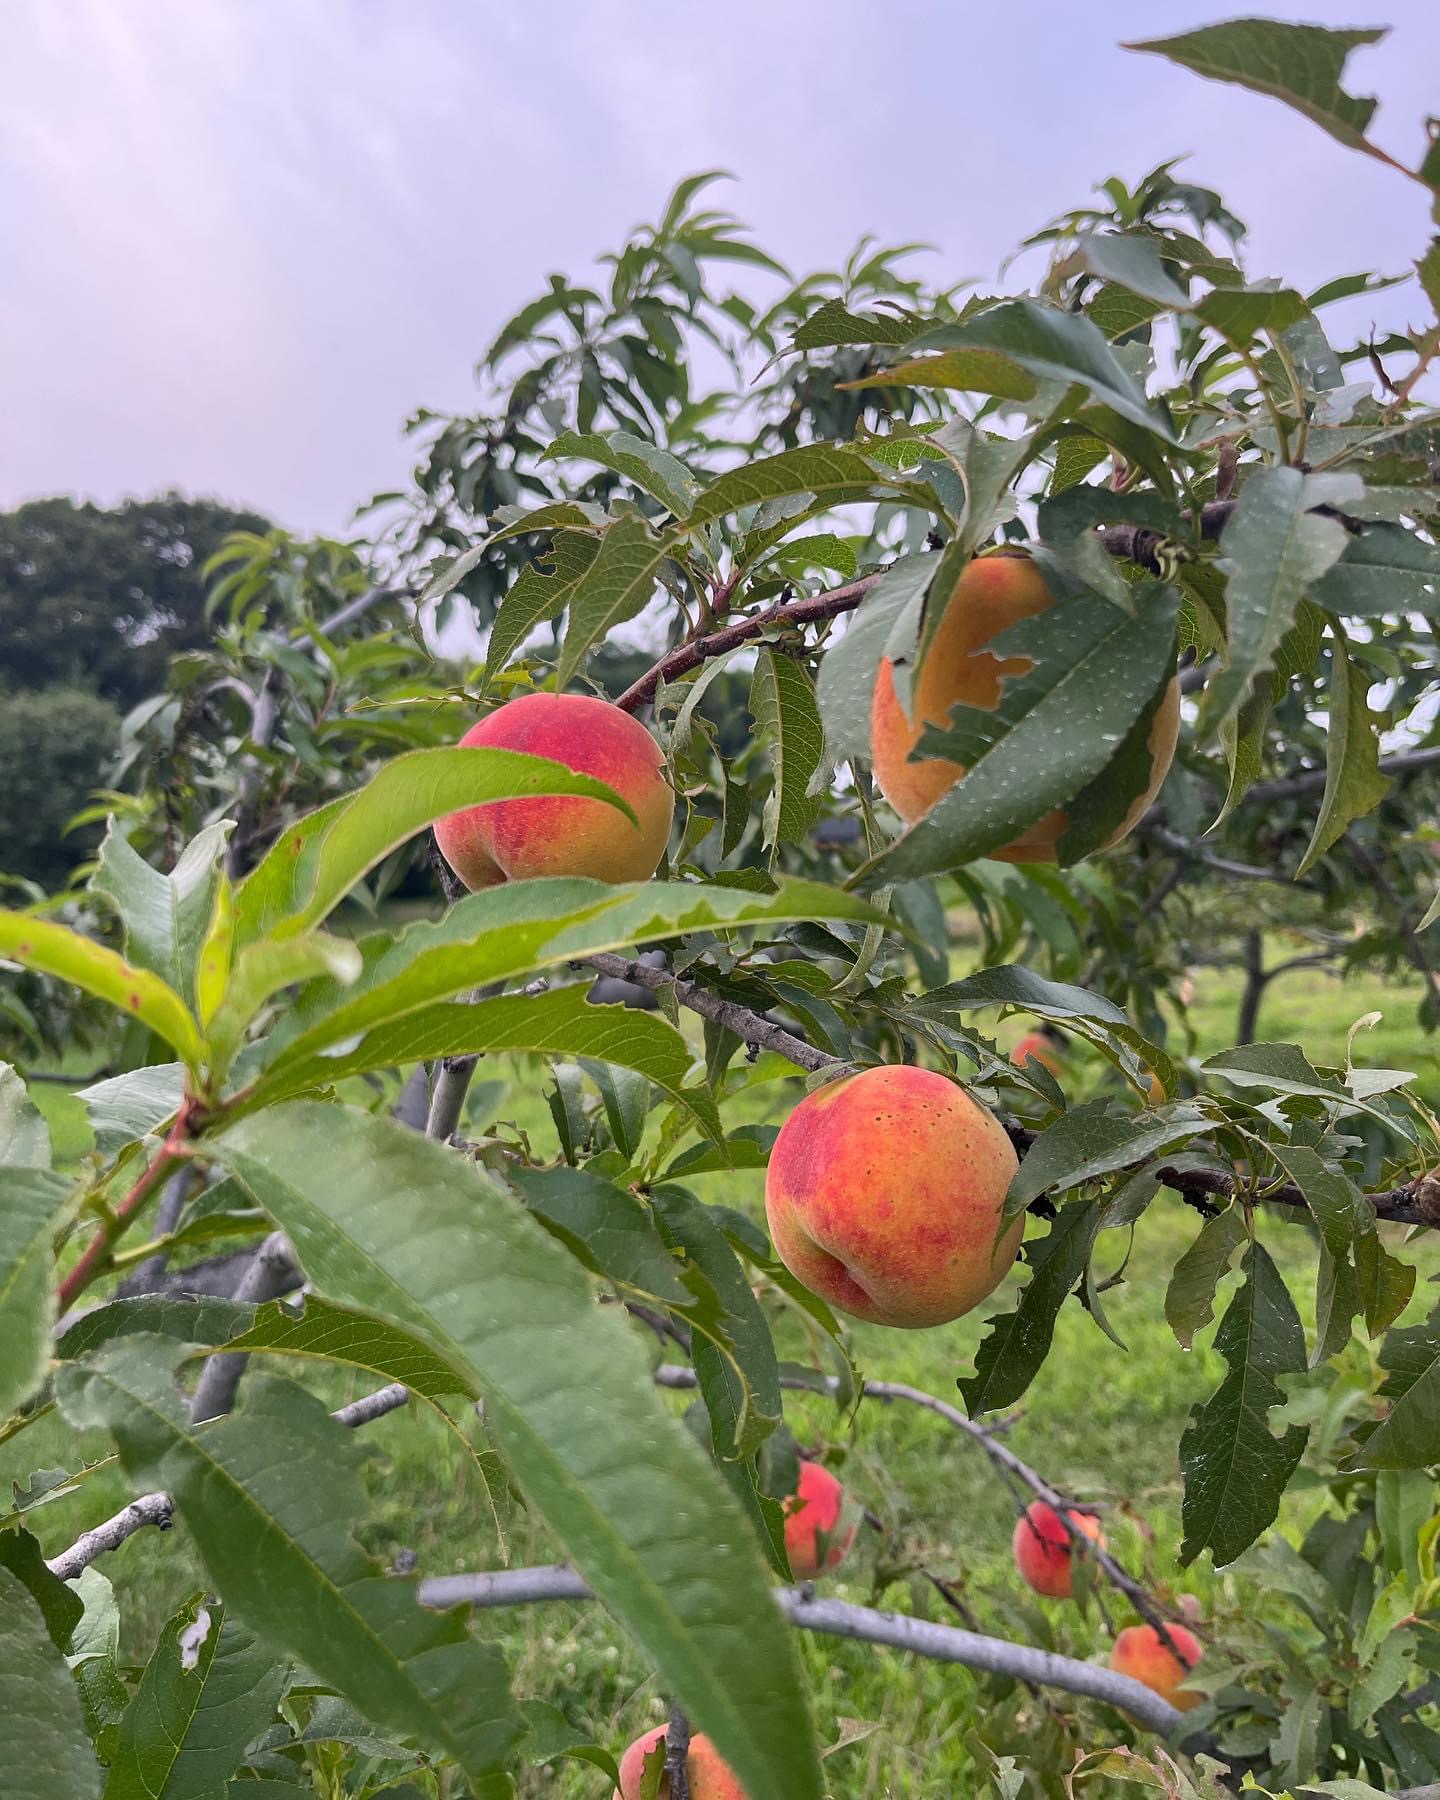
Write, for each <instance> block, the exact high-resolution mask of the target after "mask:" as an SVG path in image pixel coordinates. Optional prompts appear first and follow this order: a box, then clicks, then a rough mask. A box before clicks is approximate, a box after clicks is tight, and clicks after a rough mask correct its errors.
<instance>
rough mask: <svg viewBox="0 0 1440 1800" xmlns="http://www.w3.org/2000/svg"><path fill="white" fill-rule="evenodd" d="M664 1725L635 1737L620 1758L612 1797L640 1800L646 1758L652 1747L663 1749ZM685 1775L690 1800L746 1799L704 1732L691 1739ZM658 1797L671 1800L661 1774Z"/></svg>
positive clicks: (742, 1790)
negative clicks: (617, 1777)
mask: <svg viewBox="0 0 1440 1800" xmlns="http://www.w3.org/2000/svg"><path fill="white" fill-rule="evenodd" d="M664 1738H665V1727H664V1726H663V1725H657V1726H656V1727H655V1729H654V1730H653V1731H647V1732H646V1733H645V1735H644V1736H643V1737H638V1738H636V1740H635V1742H634V1743H633V1744H631V1746H630V1748H629V1749H628V1750H627V1751H626V1752H625V1754H624V1755H623V1756H622V1757H621V1758H620V1786H619V1788H618V1789H617V1790H616V1794H615V1800H640V1783H641V1782H642V1781H643V1780H644V1778H645V1758H646V1757H647V1756H648V1755H649V1754H650V1752H651V1751H652V1750H655V1749H657V1748H658V1749H660V1750H661V1752H662V1753H663V1751H664ZM685 1774H686V1777H687V1779H688V1780H689V1783H690V1800H745V1790H744V1788H742V1787H741V1785H740V1783H739V1781H738V1780H737V1779H736V1777H735V1775H734V1773H733V1771H732V1770H731V1769H730V1766H729V1764H728V1763H723V1762H721V1760H720V1758H719V1756H718V1755H717V1754H716V1751H715V1746H714V1745H713V1744H712V1743H711V1742H710V1740H709V1738H707V1737H706V1736H705V1735H704V1733H703V1732H697V1733H696V1735H695V1736H694V1737H692V1738H691V1740H690V1754H689V1756H688V1757H686V1759H685ZM657 1800H670V1781H669V1778H668V1776H664V1775H662V1776H661V1777H660V1792H659V1794H658V1796H657Z"/></svg>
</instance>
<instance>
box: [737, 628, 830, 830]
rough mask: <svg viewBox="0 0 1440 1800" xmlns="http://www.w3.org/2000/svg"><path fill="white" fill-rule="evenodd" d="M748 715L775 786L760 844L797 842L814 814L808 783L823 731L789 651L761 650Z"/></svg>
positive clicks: (803, 674)
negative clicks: (760, 743)
mask: <svg viewBox="0 0 1440 1800" xmlns="http://www.w3.org/2000/svg"><path fill="white" fill-rule="evenodd" d="M750 715H751V717H752V718H753V719H754V721H755V734H756V736H757V737H758V738H759V739H760V741H761V742H762V743H763V744H764V745H765V748H766V750H767V752H768V754H769V757H770V767H771V770H772V772H773V776H774V782H775V785H774V787H773V788H772V789H771V791H770V794H769V797H768V798H767V799H766V801H765V812H764V825H765V843H766V845H767V846H769V845H774V844H796V843H799V842H800V841H801V840H802V839H803V838H804V836H805V834H806V832H807V831H809V829H810V827H811V826H812V825H813V824H814V823H815V820H816V818H817V817H818V816H819V812H820V807H821V803H822V796H821V795H818V794H812V793H811V791H810V788H811V783H812V782H813V781H814V779H815V775H816V771H817V770H818V769H819V768H820V766H821V764H822V763H823V762H824V759H825V733H824V730H823V729H822V727H821V724H820V709H819V707H818V706H817V705H816V703H815V687H814V684H813V683H812V682H811V680H810V675H809V672H808V671H807V670H806V669H805V667H804V665H803V664H801V663H799V662H797V661H796V660H795V658H794V657H793V656H786V655H784V654H782V653H781V652H780V651H778V650H769V649H765V650H761V651H760V653H759V655H758V656H757V657H756V659H755V674H754V676H753V678H752V680H751V683H750Z"/></svg>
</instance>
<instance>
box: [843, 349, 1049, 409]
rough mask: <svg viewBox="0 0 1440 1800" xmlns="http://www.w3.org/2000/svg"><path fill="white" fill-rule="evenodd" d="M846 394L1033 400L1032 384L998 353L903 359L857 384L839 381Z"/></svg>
mask: <svg viewBox="0 0 1440 1800" xmlns="http://www.w3.org/2000/svg"><path fill="white" fill-rule="evenodd" d="M836 386H837V387H839V388H840V389H842V390H843V391H844V392H846V393H851V392H854V391H855V390H856V389H859V388H887V387H910V388H950V389H954V390H956V391H957V392H960V393H966V394H995V395H997V396H998V397H999V398H1000V399H1002V400H1033V399H1034V398H1035V391H1036V383H1035V378H1034V376H1032V375H1030V374H1028V373H1027V372H1026V371H1025V370H1024V369H1022V368H1021V367H1020V365H1019V364H1018V363H1017V362H1014V361H1012V360H1011V358H1010V357H1008V356H1005V355H1002V354H1001V353H1000V352H999V351H998V350H941V351H940V352H938V354H936V355H934V356H907V357H906V358H904V360H903V361H901V362H897V363H892V364H891V365H890V367H889V368H887V369H880V370H877V371H876V373H875V374H873V375H867V376H865V377H864V379H863V380H861V381H841V382H837V383H836Z"/></svg>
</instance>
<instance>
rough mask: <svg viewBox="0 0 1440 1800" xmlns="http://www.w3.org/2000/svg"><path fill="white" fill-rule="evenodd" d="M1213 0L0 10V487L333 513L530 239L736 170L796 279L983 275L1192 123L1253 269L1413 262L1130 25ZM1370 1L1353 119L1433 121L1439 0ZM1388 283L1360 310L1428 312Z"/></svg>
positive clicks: (438, 403)
mask: <svg viewBox="0 0 1440 1800" xmlns="http://www.w3.org/2000/svg"><path fill="white" fill-rule="evenodd" d="M1234 10H1239V9H1234V8H1230V7H1226V6H1223V5H1217V4H1215V3H1214V0H1189V3H1188V4H1176V3H1174V0H1089V3H1086V0H1006V3H1004V4H1001V3H999V0H725V4H723V5H720V6H716V5H713V4H705V5H701V4H696V3H693V0H609V4H601V3H599V0H538V3H537V0H532V3H531V4H528V5H527V4H521V3H518V0H0V69H3V70H4V72H5V83H4V86H5V99H4V104H3V109H0V406H3V426H0V505H9V504H13V503H14V502H16V501H19V500H21V499H25V498H30V497H33V496H36V495H39V494H47V493H54V492H74V493H79V494H83V495H88V496H91V497H94V498H96V499H99V500H102V501H107V502H108V501H114V500H116V499H119V498H121V497H122V496H124V495H127V494H144V493H149V492H153V491H155V490H156V489H160V488H164V487H170V486H175V487H179V488H181V489H183V490H185V491H187V492H191V493H208V494H215V495H218V496H221V497H223V498H226V499H229V500H233V501H244V502H247V503H249V504H251V505H254V506H256V507H258V508H260V509H261V510H262V511H265V512H267V513H269V514H270V515H271V516H273V517H274V518H276V519H278V520H280V521H282V522H283V523H285V524H288V525H292V526H294V527H297V528H300V529H307V530H326V531H336V532H343V531H344V530H345V529H346V528H347V526H348V524H349V521H350V517H351V514H352V512H353V509H354V507H355V506H356V505H357V504H358V503H359V502H361V501H362V500H364V499H365V498H367V497H368V496H369V495H370V494H371V493H372V492H374V491H376V490H377V489H381V488H386V487H391V486H394V485H396V484H397V482H399V481H402V480H403V478H404V475H405V472H406V470H407V468H408V466H409V461H410V458H409V455H408V453H407V450H406V446H405V443H404V440H403V438H402V436H401V423H402V420H403V419H404V416H405V415H406V413H407V412H409V411H410V410H411V409H412V408H413V407H415V406H416V405H418V404H422V403H423V404H425V405H427V406H430V407H434V408H438V409H442V410H443V409H449V408H455V409H463V408H465V407H467V406H468V405H469V404H470V402H471V398H472V396H473V392H474V389H473V381H472V369H473V364H474V362H475V359H476V357H477V355H478V353H479V352H480V351H481V350H482V349H483V348H484V347H485V345H486V343H487V342H488V340H489V339H490V337H491V336H492V335H493V333H494V331H495V329H496V327H497V325H498V324H499V323H500V322H501V321H503V319H504V318H505V317H507V316H508V315H509V313H510V312H511V311H512V310H513V309H514V308H515V307H516V306H517V305H518V304H520V303H521V302H522V301H524V300H525V299H527V298H529V297H531V296H532V295H533V294H534V293H535V292H536V290H537V288H539V287H540V286H541V285H542V284H543V280H544V277H545V275H546V274H547V273H548V272H549V271H550V270H552V269H563V270H565V271H567V272H570V273H575V272H584V271H585V269H586V268H587V266H588V265H589V263H590V260H591V258H592V257H593V256H594V254H595V253H596V252H597V251H600V250H604V249H606V248H609V247H610V246H611V245H613V244H615V243H616V242H617V241H619V240H620V239H621V238H622V237H623V235H624V233H625V232H626V231H627V229H628V228H629V227H630V226H631V225H632V224H634V223H635V222H636V221H637V220H639V219H643V218H650V217H654V216H655V214H656V212H657V211H658V208H659V205H660V202H661V200H662V198H663V196H664V195H665V194H666V192H667V191H668V190H669V188H670V187H671V186H672V185H673V183H674V181H675V180H676V179H677V178H678V177H679V176H680V175H681V174H684V173H688V172H690V171H693V170H696V169H699V168H703V167H709V166H712V165H720V166H724V167H726V168H728V169H731V170H733V171H734V173H735V175H736V176H737V177H738V180H737V182H736V183H735V184H734V185H733V186H732V187H731V188H730V189H729V190H728V192H727V194H726V199H727V201H728V203H729V204H731V205H732V206H733V208H734V209H735V210H736V211H737V212H738V213H739V214H740V216H741V217H742V218H744V219H745V220H746V221H747V222H748V223H749V224H751V225H752V226H753V227H754V229H755V231H756V232H757V234H758V236H759V239H760V241H761V242H762V243H763V244H764V245H765V246H766V247H767V248H769V249H771V250H772V251H774V252H775V253H776V254H778V255H779V256H780V257H781V258H782V260H784V261H786V262H787V263H789V264H790V266H791V267H792V268H795V269H797V270H799V269H802V268H804V267H807V266H814V265H816V264H820V263H824V264H827V265H830V266H833V264H834V263H835V262H836V261H837V260H838V259H839V258H840V257H841V256H843V255H844V253H845V252H846V251H847V250H848V249H849V247H850V246H851V245H852V244H853V242H854V241H855V239H856V238H857V237H858V236H860V234H862V233H864V232H874V233H876V234H878V235H879V236H880V237H882V238H884V239H887V240H889V241H892V242H895V241H901V240H905V239H911V238H917V239H924V240H927V241H928V242H930V243H933V244H935V245H936V246H937V247H938V254H937V255H936V257H935V258H934V259H933V273H934V276H935V277H936V278H937V279H944V280H953V279H955V278H958V277H961V276H966V275H969V276H973V277H976V278H977V279H979V280H981V281H988V280H992V279H993V278H994V275H995V273H996V269H997V266H998V264H999V263H1000V262H1001V260H1002V259H1003V258H1004V256H1005V255H1006V254H1007V252H1008V251H1009V250H1010V249H1011V248H1012V247H1013V245H1014V244H1015V242H1016V241H1017V240H1018V239H1019V238H1020V237H1021V236H1023V235H1024V234H1025V233H1026V232H1027V231H1029V230H1030V229H1031V228H1032V227H1034V226H1035V225H1037V224H1039V223H1041V222H1042V221H1043V220H1044V219H1045V218H1047V217H1048V216H1049V215H1051V214H1052V213H1054V212H1057V211H1059V210H1061V209H1062V208H1064V207H1067V206H1069V205H1071V204H1074V203H1078V202H1081V201H1083V200H1084V199H1085V198H1086V196H1087V194H1088V191H1089V189H1090V187H1091V185H1092V183H1093V182H1095V181H1098V180H1100V179H1102V178H1103V177H1105V176H1107V175H1110V174H1121V175H1124V176H1125V177H1126V178H1127V179H1134V178H1135V177H1136V176H1138V175H1139V174H1140V173H1141V172H1143V171H1144V170H1145V169H1147V168H1148V167H1150V166H1151V165H1152V164H1154V163H1156V162H1158V161H1160V160H1161V159H1162V158H1163V157H1165V156H1169V155H1174V154H1178V153H1180V152H1193V153H1194V154H1193V156H1192V159H1191V161H1190V163H1189V164H1188V166H1187V173H1188V174H1190V175H1191V176H1192V177H1193V178H1194V179H1197V180H1202V181H1204V182H1207V183H1209V184H1211V185H1215V186H1219V187H1220V188H1221V189H1222V190H1224V191H1225V193H1226V195H1227V197H1228V198H1229V200H1230V201H1231V203H1232V205H1233V206H1234V207H1235V208H1236V210H1237V211H1238V212H1240V214H1241V215H1242V217H1245V218H1248V219H1249V221H1250V223H1251V227H1252V238H1251V246H1250V262H1251V267H1252V271H1253V273H1255V274H1256V275H1265V274H1280V273H1283V274H1284V275H1285V276H1286V277H1287V278H1290V279H1292V280H1295V281H1297V282H1300V283H1302V284H1304V283H1307V282H1314V281H1318V280H1320V279H1323V278H1325V277H1327V276H1329V275H1331V274H1334V273H1337V272H1341V271H1345V270H1349V269H1359V268H1375V267H1379V268H1384V269H1388V270H1392V271H1394V270H1399V269H1401V268H1403V267H1404V266H1405V265H1406V264H1407V263H1408V261H1409V260H1410V259H1411V258H1412V257H1413V256H1415V255H1416V254H1418V253H1419V251H1420V250H1421V249H1422V248H1423V246H1424V243H1425V241H1426V238H1427V235H1428V234H1427V220H1426V208H1425V203H1424V196H1423V194H1422V192H1421V190H1420V189H1419V188H1418V187H1417V186H1415V185H1414V184H1412V183H1408V182H1406V181H1405V180H1404V179H1403V178H1402V177H1400V176H1398V175H1396V174H1394V173H1392V172H1390V171H1387V170H1386V169H1385V168H1383V167H1382V166H1380V165H1379V164H1376V163H1373V162H1371V161H1370V160H1369V159H1368V158H1365V157H1361V156H1357V155H1355V154H1353V153H1352V152H1348V151H1346V150H1344V149H1342V148H1341V147H1340V146H1339V145H1337V144H1335V143H1333V142H1332V141H1331V140H1330V139H1329V138H1327V137H1325V136H1324V135H1323V134H1322V133H1321V132H1320V131H1319V130H1318V129H1316V128H1315V127H1313V126H1311V125H1310V124H1309V123H1308V122H1307V121H1306V120H1304V119H1302V118H1300V117H1299V116H1298V115H1296V114H1294V113H1291V112H1290V111H1289V110H1288V109H1286V108H1284V107H1282V106H1281V105H1279V104H1278V103H1276V102H1274V101H1270V100H1266V99H1263V98H1261V97H1259V96H1256V95H1251V94H1247V93H1244V92H1242V91H1240V90H1238V89H1234V88H1226V87H1221V86H1217V85H1215V84H1213V83H1209V82H1203V81H1200V80H1198V79H1197V78H1195V77H1193V76H1191V75H1188V74H1186V73H1185V72H1184V71H1183V70H1180V69H1177V68H1175V67H1173V66H1172V65H1170V64H1168V63H1166V62H1164V61H1162V60H1160V59H1158V58H1155V57H1148V56H1147V57H1142V56H1136V55H1133V54H1130V53H1127V52H1125V51H1122V50H1121V49H1119V47H1118V45H1119V43H1120V41H1121V40H1122V39H1125V38H1133V37H1143V36H1157V35H1162V34H1165V33H1168V32H1173V31H1179V30H1182V29H1185V28H1186V27H1188V26H1193V25H1196V24H1200V23H1205V22H1211V21H1214V20H1216V19H1220V18H1224V17H1227V16H1230V15H1231V13H1232V11H1234ZM1254 10H1257V11H1259V10H1263V11H1266V12H1267V13H1268V14H1269V15H1270V16H1274V17H1287V18H1294V19H1309V20H1313V21H1316V22H1319V23H1326V24H1332V25H1341V24H1344V25H1355V24H1370V23H1373V24H1386V23H1388V24H1390V25H1392V26H1393V27H1394V28H1395V29H1394V31H1393V34H1392V36H1391V37H1390V38H1389V39H1388V40H1387V41H1386V42H1385V43H1384V44H1382V45H1381V46H1379V47H1378V48H1372V49H1366V50H1362V51H1358V52H1357V53H1356V54H1355V56H1354V58H1353V59H1352V63H1351V72H1350V77H1349V85H1350V87H1351V89H1352V91H1358V92H1360V93H1373V94H1378V95H1379V96H1380V98H1381V102H1382V107H1381V112H1380V114H1379V115H1378V120H1377V123H1376V126H1375V128H1374V135H1375V136H1376V137H1377V138H1378V139H1379V141H1380V142H1381V143H1383V144H1384V145H1385V146H1386V147H1387V148H1389V149H1391V150H1392V151H1394V152H1395V153H1396V154H1397V155H1400V156H1401V157H1403V158H1404V159H1405V160H1407V161H1408V162H1410V163H1411V164H1412V166H1413V164H1414V163H1415V162H1416V161H1417V160H1418V157H1419V155H1420V145H1421V120H1422V119H1423V116H1424V115H1425V113H1426V112H1427V111H1435V112H1440V5H1437V4H1435V0H1385V4H1384V6H1383V9H1382V6H1381V0H1354V3H1350V0H1346V3H1336V0H1306V3H1305V4H1299V5H1295V4H1290V3H1288V0H1268V5H1266V6H1263V7H1260V6H1257V7H1256V8H1255V9H1254ZM1420 310H1421V309H1420V305H1419V302H1418V301H1417V300H1416V299H1414V298H1413V297H1409V296H1407V297H1404V298H1400V297H1398V296H1395V295H1389V294H1385V295H1379V296H1376V297H1375V298H1374V299H1372V300H1368V301H1366V302H1364V303H1363V308H1362V315H1361V317H1360V318H1359V319H1358V321H1356V319H1355V316H1354V315H1353V314H1352V315H1351V319H1352V322H1358V324H1359V325H1360V327H1361V328H1362V329H1363V327H1364V326H1365V325H1367V324H1368V323H1369V321H1370V319H1371V318H1374V319H1375V320H1377V321H1378V322H1379V323H1380V324H1381V325H1382V326H1384V325H1386V324H1393V323H1403V322H1404V320H1405V317H1406V315H1407V314H1408V315H1409V316H1410V317H1411V318H1412V319H1413V322H1415V323H1417V324H1418V323H1420V322H1421V321H1420V317H1419V314H1420Z"/></svg>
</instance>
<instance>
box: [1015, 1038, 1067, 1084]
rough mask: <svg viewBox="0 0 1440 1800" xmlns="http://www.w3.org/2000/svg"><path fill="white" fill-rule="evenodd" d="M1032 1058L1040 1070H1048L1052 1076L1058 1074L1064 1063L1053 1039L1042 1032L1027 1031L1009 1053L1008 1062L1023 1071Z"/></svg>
mask: <svg viewBox="0 0 1440 1800" xmlns="http://www.w3.org/2000/svg"><path fill="white" fill-rule="evenodd" d="M1032 1056H1033V1057H1034V1059H1035V1061H1036V1062H1038V1063H1039V1065H1040V1067H1041V1068H1042V1069H1048V1070H1049V1071H1050V1073H1051V1074H1052V1075H1058V1074H1059V1073H1060V1066H1061V1064H1062V1062H1063V1061H1064V1052H1063V1051H1062V1049H1061V1047H1060V1045H1059V1044H1057V1043H1056V1042H1055V1040H1054V1038H1052V1037H1050V1036H1049V1035H1048V1034H1047V1033H1045V1032H1043V1031H1029V1032H1026V1034H1025V1036H1024V1037H1023V1038H1021V1040H1020V1042H1019V1043H1018V1044H1017V1045H1016V1046H1015V1048H1014V1049H1013V1050H1012V1051H1011V1052H1010V1060H1011V1062H1012V1063H1014V1065H1015V1067H1016V1068H1017V1069H1023V1068H1024V1067H1025V1063H1026V1061H1027V1059H1028V1058H1030V1057H1032Z"/></svg>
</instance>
